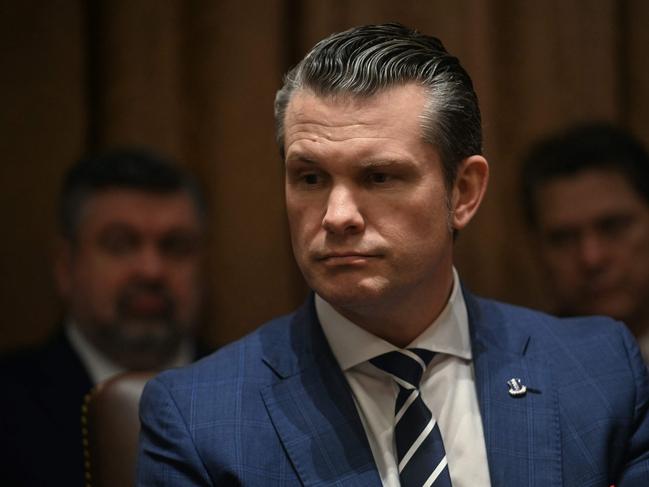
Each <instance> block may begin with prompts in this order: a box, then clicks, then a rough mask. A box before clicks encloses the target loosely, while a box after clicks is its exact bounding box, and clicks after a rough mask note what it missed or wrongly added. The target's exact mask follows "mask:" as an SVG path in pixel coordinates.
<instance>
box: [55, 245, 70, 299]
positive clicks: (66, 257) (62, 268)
mask: <svg viewBox="0 0 649 487" xmlns="http://www.w3.org/2000/svg"><path fill="white" fill-rule="evenodd" d="M72 252H73V249H72V243H71V242H70V241H68V240H66V239H64V238H62V237H59V238H58V239H57V241H56V246H55V249H54V279H55V281H56V287H57V289H58V291H59V295H60V296H61V297H62V298H64V299H65V298H67V297H68V296H69V295H70V288H71V286H72V264H73V263H72Z"/></svg>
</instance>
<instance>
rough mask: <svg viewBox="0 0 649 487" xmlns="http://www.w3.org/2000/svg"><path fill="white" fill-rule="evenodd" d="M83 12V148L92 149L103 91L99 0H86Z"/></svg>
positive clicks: (96, 142) (98, 134) (98, 133)
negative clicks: (84, 111) (84, 40)
mask: <svg viewBox="0 0 649 487" xmlns="http://www.w3.org/2000/svg"><path fill="white" fill-rule="evenodd" d="M83 4H84V16H85V28H86V42H85V50H84V56H85V59H84V64H85V76H86V80H85V93H84V97H85V100H84V101H85V108H86V124H87V127H86V140H85V150H86V152H93V151H96V150H98V149H99V147H100V145H101V139H102V137H101V122H102V120H104V113H103V104H102V101H101V95H102V93H103V92H104V90H103V83H104V79H103V77H102V65H101V63H102V56H101V32H102V28H101V27H102V18H101V15H102V8H101V7H102V1H101V0H85V1H84V2H83Z"/></svg>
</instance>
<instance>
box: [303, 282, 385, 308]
mask: <svg viewBox="0 0 649 487" xmlns="http://www.w3.org/2000/svg"><path fill="white" fill-rule="evenodd" d="M385 284H386V283H384V282H381V281H380V280H378V279H371V280H370V279H367V280H364V281H360V282H338V283H336V282H330V283H327V284H326V285H324V286H318V287H315V290H316V292H317V293H318V295H320V297H321V298H323V299H324V300H325V301H327V302H328V303H329V304H331V305H332V306H335V307H343V308H363V307H373V306H376V305H377V304H379V303H380V302H381V301H382V300H383V298H384V296H385V292H386V285H385Z"/></svg>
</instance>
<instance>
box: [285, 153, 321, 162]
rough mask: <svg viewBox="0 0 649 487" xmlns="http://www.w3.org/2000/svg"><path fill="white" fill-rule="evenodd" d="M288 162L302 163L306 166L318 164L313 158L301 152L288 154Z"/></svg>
mask: <svg viewBox="0 0 649 487" xmlns="http://www.w3.org/2000/svg"><path fill="white" fill-rule="evenodd" d="M286 162H302V163H304V164H316V163H317V161H316V160H315V158H313V157H309V156H307V155H306V154H302V153H300V152H294V153H288V154H287V155H286Z"/></svg>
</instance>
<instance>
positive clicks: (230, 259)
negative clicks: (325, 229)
mask: <svg viewBox="0 0 649 487" xmlns="http://www.w3.org/2000/svg"><path fill="white" fill-rule="evenodd" d="M385 21H400V22H402V23H405V24H407V25H411V26H414V27H417V28H418V29H420V30H422V31H424V32H426V33H430V34H434V35H437V36H439V37H440V38H441V39H442V40H443V41H444V43H445V45H446V46H447V48H448V49H449V50H450V51H451V52H452V53H454V54H456V55H457V56H458V57H459V58H460V59H461V60H462V61H463V64H464V65H465V67H466V68H467V70H468V71H469V72H470V73H471V75H472V77H473V79H474V83H475V86H476V90H477V92H478V95H479V97H480V100H481V107H482V111H483V119H484V134H485V154H486V155H487V157H488V159H489V160H490V162H491V166H492V179H491V186H490V189H489V192H488V195H487V199H486V201H485V204H484V206H483V208H481V210H480V212H479V214H478V217H477V219H476V220H475V221H474V222H473V223H472V225H471V226H470V227H469V229H467V230H466V231H465V232H463V234H462V235H461V237H460V240H459V242H458V245H457V264H458V267H459V268H460V271H461V273H462V276H463V278H464V279H465V281H466V282H467V283H468V285H469V286H470V287H471V288H472V289H474V290H475V291H477V292H480V293H482V294H486V295H488V296H492V297H496V298H500V299H505V300H509V301H513V302H516V303H520V304H527V305H533V306H538V307H542V308H546V309H549V308H551V302H550V301H549V300H548V299H547V296H548V292H547V289H546V288H545V285H544V281H543V275H542V273H541V272H540V270H539V268H538V267H537V266H536V264H535V261H534V256H533V255H532V252H531V251H530V243H529V241H528V240H527V235H526V232H525V227H524V225H523V222H522V219H521V214H520V208H519V203H518V191H519V189H518V168H519V164H520V160H521V158H522V156H523V155H524V153H525V151H526V150H527V147H528V146H529V144H530V143H531V142H532V141H533V140H535V139H536V138H538V137H540V136H542V135H544V134H546V133H547V132H549V131H552V130H555V129H558V128H560V127H564V126H566V125H568V124H570V123H573V122H575V121H579V120H587V119H592V118H599V119H601V118H603V119H609V120H613V121H617V122H620V123H621V124H624V125H626V126H628V127H630V128H631V129H633V130H634V131H635V132H636V133H637V134H638V135H639V136H640V137H641V138H643V140H645V142H647V143H648V144H649V115H648V112H649V111H648V110H647V106H648V104H649V65H647V63H646V62H645V58H646V46H647V45H649V44H648V43H649V37H648V35H649V34H647V29H646V26H647V25H648V24H649V7H648V4H647V2H644V1H642V0H619V1H616V0H603V1H600V2H592V1H591V0H548V1H546V2H522V1H517V0H505V1H502V0H457V1H454V2H448V1H445V0H432V1H431V0H249V1H245V2H242V1H238V0H220V1H218V2H214V1H210V0H162V1H160V0H98V1H95V2H80V1H78V0H77V1H61V0H59V1H51V2H36V1H34V0H29V1H23V2H19V3H18V2H10V1H8V0H0V103H1V104H2V107H3V110H0V127H1V128H2V134H3V136H2V137H0V149H1V150H2V154H3V161H2V164H1V165H0V168H1V169H0V171H2V172H1V173H0V175H1V180H0V185H2V191H1V192H0V212H2V214H1V216H2V217H3V221H4V222H5V224H6V228H7V230H6V231H5V232H4V234H3V238H2V243H1V244H0V246H1V247H0V249H1V254H0V275H2V279H0V305H1V306H2V309H3V312H4V314H5V319H4V320H3V321H2V323H1V324H0V350H2V349H6V348H13V347H15V346H18V345H21V344H25V343H28V342H33V341H38V340H40V339H42V338H43V336H44V335H45V334H46V333H47V332H48V331H49V330H51V328H52V327H53V326H54V324H55V322H56V320H57V318H58V317H59V312H60V310H59V306H58V304H57V301H56V297H55V293H54V291H53V286H52V282H51V279H50V249H51V246H52V241H53V234H54V228H55V225H54V211H53V209H54V201H55V197H56V192H57V188H58V183H59V180H60V177H61V174H62V172H63V171H64V169H65V167H67V166H68V165H69V164H70V163H71V162H72V161H73V160H75V159H76V158H77V157H78V156H79V155H80V154H81V153H82V152H85V151H86V150H89V149H97V148H103V147H107V146H111V145H122V144H137V145H149V146H151V147H153V148H154V149H157V150H159V151H162V152H165V153H168V154H170V155H172V156H174V157H176V158H178V159H179V160H180V161H181V162H182V163H183V164H185V165H186V166H188V167H189V168H191V169H192V170H194V171H195V172H196V174H197V175H198V176H199V178H200V179H201V181H202V182H203V184H204V186H205V188H206V190H207V192H208V195H209V199H210V207H211V210H212V212H211V217H210V229H211V233H212V244H211V246H210V249H211V250H210V259H209V265H208V268H207V269H208V274H209V277H210V279H209V280H210V290H209V293H208V300H207V321H206V327H205V328H204V331H203V333H204V334H205V337H206V338H207V339H208V341H210V342H212V343H224V342H227V341H229V340H231V339H234V338H236V337H238V336H241V335H242V334H243V333H245V332H247V331H249V330H251V329H252V328H254V327H255V326H257V325H258V324H259V323H260V322H262V321H264V320H266V319H268V318H270V317H272V316H274V315H276V314H278V313H282V312H285V311H288V310H290V309H291V308H293V307H294V306H295V305H297V304H298V303H299V302H300V300H301V299H302V297H303V295H304V293H305V288H304V284H303V282H302V280H301V277H300V276H299V273H298V272H297V270H296V267H295V264H294V263H293V259H292V256H291V250H290V244H289V239H288V235H287V225H286V219H285V215H284V204H283V193H282V178H283V169H282V163H281V161H280V160H279V157H278V156H277V148H276V147H275V142H274V122H273V115H272V102H273V98H274V94H275V91H276V90H277V89H278V88H279V87H280V85H281V78H282V75H283V73H284V72H285V70H286V69H287V68H288V67H289V66H290V65H292V64H294V63H295V62H296V61H298V60H299V59H300V58H301V57H302V55H303V54H304V53H305V52H306V51H307V50H308V49H309V48H310V47H311V46H312V45H313V44H314V43H315V42H316V41H317V40H319V39H321V38H322V37H324V36H325V35H328V34H329V33H331V32H334V31H339V30H342V29H346V28H349V27H351V26H353V25H358V24H365V23H372V22H385Z"/></svg>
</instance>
